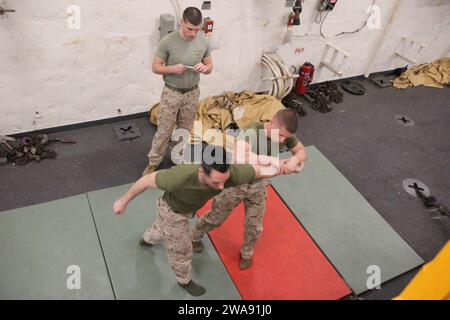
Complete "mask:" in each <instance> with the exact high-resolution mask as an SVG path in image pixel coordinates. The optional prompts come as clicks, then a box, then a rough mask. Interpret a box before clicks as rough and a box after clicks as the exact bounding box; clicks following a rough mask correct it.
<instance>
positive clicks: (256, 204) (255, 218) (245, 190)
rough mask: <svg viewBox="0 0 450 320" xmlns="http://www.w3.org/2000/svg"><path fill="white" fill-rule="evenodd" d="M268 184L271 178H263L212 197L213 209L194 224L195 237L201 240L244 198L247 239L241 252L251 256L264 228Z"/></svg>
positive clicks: (243, 254) (193, 236)
mask: <svg viewBox="0 0 450 320" xmlns="http://www.w3.org/2000/svg"><path fill="white" fill-rule="evenodd" d="M268 184H269V180H268V179H260V180H256V181H255V182H253V183H246V184H242V185H239V186H237V187H233V188H227V189H224V190H223V191H222V192H221V193H219V194H218V195H217V196H215V197H214V198H213V204H212V209H211V211H209V212H207V213H205V214H204V215H203V216H202V217H201V218H200V219H199V220H198V221H197V223H196V224H195V225H194V227H193V229H192V241H194V242H198V241H200V240H201V238H202V237H203V235H204V234H205V233H207V232H209V231H211V230H213V229H215V228H217V227H219V226H220V225H222V223H223V222H224V221H225V220H226V219H227V217H228V216H229V215H230V213H231V212H232V211H233V209H234V208H235V207H236V206H237V205H238V204H239V203H240V202H241V201H244V206H245V222H244V243H243V245H242V247H241V256H242V258H244V259H250V258H251V257H252V256H253V251H254V249H255V246H256V242H257V241H258V238H259V236H260V234H261V232H262V231H263V218H264V214H265V212H266V198H267V191H266V187H267V185H268Z"/></svg>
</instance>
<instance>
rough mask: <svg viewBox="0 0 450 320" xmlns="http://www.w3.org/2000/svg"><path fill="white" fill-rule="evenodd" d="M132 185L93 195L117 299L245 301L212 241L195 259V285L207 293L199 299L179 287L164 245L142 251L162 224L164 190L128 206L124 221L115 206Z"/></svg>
mask: <svg viewBox="0 0 450 320" xmlns="http://www.w3.org/2000/svg"><path fill="white" fill-rule="evenodd" d="M129 187H130V185H124V186H119V187H114V188H110V189H105V190H99V191H95V192H90V193H88V197H89V201H90V204H91V208H92V211H93V213H94V217H95V220H96V224H97V227H98V231H99V235H100V240H101V243H102V246H103V249H104V252H105V259H106V262H107V265H108V268H109V271H110V275H111V281H112V284H113V287H114V290H115V294H116V297H117V299H241V298H240V296H239V293H238V291H237V289H236V287H235V286H234V284H233V282H232V280H231V279H230V277H229V275H228V273H227V271H226V269H225V267H224V265H223V263H222V261H221V260H220V258H219V256H218V255H217V253H216V251H215V249H214V247H213V245H212V243H211V242H210V240H209V238H208V237H204V244H205V247H206V250H204V251H203V252H202V253H200V254H197V253H194V259H193V275H192V277H193V279H194V280H195V281H196V282H198V283H199V284H201V285H203V286H204V287H205V288H206V290H207V292H206V293H205V294H204V295H202V296H200V297H198V298H194V297H192V296H190V295H189V294H187V293H186V292H185V291H184V290H183V289H182V288H181V287H180V286H179V285H178V284H177V282H176V279H175V275H174V274H173V272H172V270H171V269H170V266H169V264H168V262H167V258H166V253H165V251H164V246H163V244H162V243H161V244H157V245H155V246H153V247H151V248H148V247H146V248H142V247H141V246H140V245H139V243H138V242H139V240H140V239H141V238H142V234H143V233H144V231H145V229H146V228H147V227H148V225H149V224H151V223H152V222H153V221H154V220H155V218H156V200H157V198H158V197H159V195H160V194H161V191H159V190H147V191H146V192H145V193H143V194H141V195H140V196H138V197H137V198H135V199H134V200H133V202H131V203H130V204H129V205H128V208H127V211H126V213H125V215H123V216H116V215H114V214H113V212H112V205H113V202H114V201H115V200H116V199H117V198H118V197H120V196H121V195H122V194H123V193H124V192H126V191H127V190H128V188H129Z"/></svg>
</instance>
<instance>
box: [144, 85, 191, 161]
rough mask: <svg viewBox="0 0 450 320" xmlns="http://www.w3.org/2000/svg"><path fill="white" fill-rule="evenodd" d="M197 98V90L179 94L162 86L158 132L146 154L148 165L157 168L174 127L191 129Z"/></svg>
mask: <svg viewBox="0 0 450 320" xmlns="http://www.w3.org/2000/svg"><path fill="white" fill-rule="evenodd" d="M199 96H200V90H199V89H198V88H197V89H194V90H192V91H190V92H187V93H180V92H177V91H175V90H172V89H170V88H168V87H166V86H164V89H163V91H162V94H161V99H160V111H159V115H158V121H157V124H158V130H157V131H156V134H155V136H154V137H153V142H152V147H151V149H150V151H149V153H148V159H149V164H150V165H154V166H158V165H159V164H160V163H161V161H162V159H163V158H164V155H165V154H166V151H167V146H168V145H169V142H170V138H171V136H172V131H173V130H174V128H175V127H176V128H183V129H187V130H188V131H190V130H191V129H192V126H193V124H194V120H195V116H196V114H197V103H198V98H199Z"/></svg>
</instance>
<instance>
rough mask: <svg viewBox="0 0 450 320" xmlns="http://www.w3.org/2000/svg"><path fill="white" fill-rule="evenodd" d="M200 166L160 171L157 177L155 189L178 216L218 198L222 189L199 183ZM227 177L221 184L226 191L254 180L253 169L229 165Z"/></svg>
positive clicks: (182, 165)
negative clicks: (161, 193)
mask: <svg viewBox="0 0 450 320" xmlns="http://www.w3.org/2000/svg"><path fill="white" fill-rule="evenodd" d="M199 170H200V165H198V164H180V165H177V166H175V167H172V168H170V169H165V170H159V171H157V174H156V185H157V187H158V188H159V189H161V190H164V194H163V199H164V200H165V201H166V202H167V203H168V204H169V206H170V207H171V208H172V210H173V211H175V212H177V213H193V212H196V211H197V210H198V209H200V208H202V207H203V206H204V205H205V203H206V202H207V201H208V200H209V199H211V198H212V197H214V196H215V195H217V194H219V193H220V191H221V189H215V188H212V187H211V186H210V185H208V184H205V183H204V182H202V181H201V175H199ZM229 171H230V176H229V178H228V180H227V181H226V182H225V183H224V187H225V188H229V187H234V186H237V185H240V184H244V183H251V182H253V181H254V180H255V179H256V173H255V170H254V168H253V167H252V166H251V165H249V164H242V165H232V166H231V167H230V170H229Z"/></svg>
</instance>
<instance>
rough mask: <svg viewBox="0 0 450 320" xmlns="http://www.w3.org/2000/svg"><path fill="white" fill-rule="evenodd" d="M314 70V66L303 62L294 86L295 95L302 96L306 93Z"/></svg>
mask: <svg viewBox="0 0 450 320" xmlns="http://www.w3.org/2000/svg"><path fill="white" fill-rule="evenodd" d="M314 70H315V69H314V66H313V65H312V64H311V63H309V62H305V63H304V64H303V65H302V66H301V67H300V72H299V74H300V76H299V77H298V79H297V84H296V86H295V92H296V93H297V94H304V93H306V91H308V86H309V84H310V83H311V81H312V80H313V77H314Z"/></svg>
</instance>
